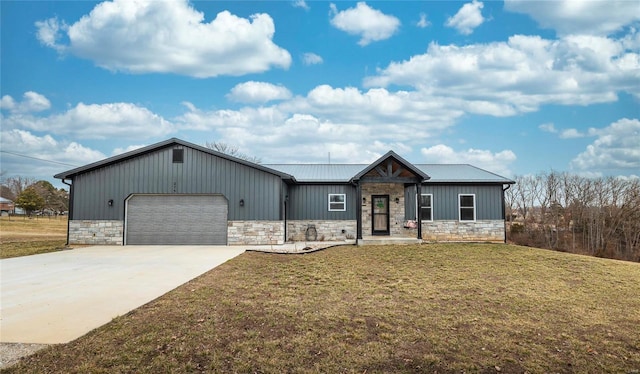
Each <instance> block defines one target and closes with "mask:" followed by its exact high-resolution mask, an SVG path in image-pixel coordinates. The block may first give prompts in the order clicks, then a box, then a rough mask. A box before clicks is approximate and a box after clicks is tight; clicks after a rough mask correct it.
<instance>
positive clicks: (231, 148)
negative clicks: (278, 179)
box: [204, 142, 262, 164]
mask: <svg viewBox="0 0 640 374" xmlns="http://www.w3.org/2000/svg"><path fill="white" fill-rule="evenodd" d="M204 146H205V147H207V148H209V149H213V150H214V151H217V152H220V153H224V154H227V155H229V156H233V157H236V158H239V159H241V160H245V161H249V162H253V163H254V164H259V163H261V162H262V160H261V159H260V158H259V157H255V156H249V155H247V154H246V153H242V152H240V150H239V148H238V146H235V145H231V144H227V143H224V142H206V143H205V145H204Z"/></svg>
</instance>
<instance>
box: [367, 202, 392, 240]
mask: <svg viewBox="0 0 640 374" xmlns="http://www.w3.org/2000/svg"><path fill="white" fill-rule="evenodd" d="M371 201H372V204H373V207H372V208H373V209H371V214H372V215H373V217H371V221H372V224H373V227H372V229H371V233H372V234H373V235H389V195H373V196H371Z"/></svg>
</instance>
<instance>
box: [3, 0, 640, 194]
mask: <svg viewBox="0 0 640 374" xmlns="http://www.w3.org/2000/svg"><path fill="white" fill-rule="evenodd" d="M0 6H1V12H2V13H1V27H2V30H1V31H2V41H1V47H2V54H1V64H2V65H1V80H2V81H1V101H0V108H1V120H2V132H1V148H2V153H1V154H0V155H1V157H2V165H1V168H2V173H3V178H6V177H10V176H13V175H21V176H29V177H33V178H36V179H46V180H50V181H52V182H53V181H54V180H53V178H52V175H53V174H55V173H58V172H61V171H64V170H67V169H70V168H72V167H73V166H81V165H84V164H87V163H89V162H93V161H97V160H100V159H103V158H106V157H110V156H113V155H116V154H118V153H122V152H125V151H129V150H132V149H135V148H136V147H140V146H144V145H149V144H152V143H155V142H158V141H162V140H165V139H168V138H171V137H177V138H180V139H183V140H186V141H190V142H193V143H196V144H201V145H204V143H205V142H214V141H220V142H225V143H227V144H231V145H236V146H238V147H239V148H240V150H241V151H242V152H244V153H246V154H249V155H253V156H257V157H259V158H261V160H262V162H263V163H317V162H320V163H324V162H327V161H328V158H329V154H330V155H331V156H330V157H331V162H333V163H366V162H371V161H373V160H375V159H376V158H378V157H379V156H381V155H382V154H384V153H386V152H387V151H389V150H394V151H395V152H397V153H398V154H400V155H402V156H403V157H404V158H406V159H407V160H409V161H411V162H414V163H470V164H473V165H476V166H479V167H482V168H484V169H487V170H489V171H492V172H495V173H498V174H500V175H503V176H506V177H514V176H516V175H525V174H533V173H537V172H541V171H550V170H556V171H569V172H572V173H576V174H580V175H585V176H610V175H611V176H625V177H634V176H635V177H638V176H640V5H638V3H637V2H636V1H597V0H591V1H534V2H531V1H505V2H502V1H484V2H481V1H471V2H457V1H393V2H391V1H370V2H346V1H336V2H325V1H306V2H305V1H302V0H297V1H236V2H217V1H206V2H205V1H192V2H187V1H157V0H154V1H135V2H134V1H119V0H115V1H106V2H102V3H100V2H89V1H57V2H40V1H38V2H35V1H2V2H0ZM42 160H47V161H42ZM56 185H59V183H57V184H56Z"/></svg>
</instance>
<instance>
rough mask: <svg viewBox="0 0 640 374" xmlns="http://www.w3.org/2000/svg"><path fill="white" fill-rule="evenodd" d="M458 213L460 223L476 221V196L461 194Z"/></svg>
mask: <svg viewBox="0 0 640 374" xmlns="http://www.w3.org/2000/svg"><path fill="white" fill-rule="evenodd" d="M458 208H459V209H458V211H459V213H460V221H475V220H476V195H474V194H460V195H458Z"/></svg>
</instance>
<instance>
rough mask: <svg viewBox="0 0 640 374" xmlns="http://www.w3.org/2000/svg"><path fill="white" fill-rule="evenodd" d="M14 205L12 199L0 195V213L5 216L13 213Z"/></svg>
mask: <svg viewBox="0 0 640 374" xmlns="http://www.w3.org/2000/svg"><path fill="white" fill-rule="evenodd" d="M15 209H16V206H15V204H14V203H13V201H11V200H9V199H5V198H4V197H0V214H1V215H2V216H7V215H9V214H13V213H15Z"/></svg>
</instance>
